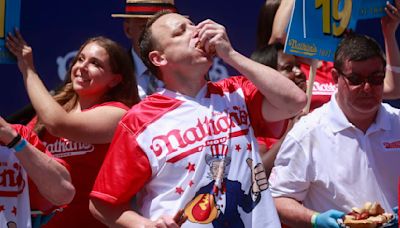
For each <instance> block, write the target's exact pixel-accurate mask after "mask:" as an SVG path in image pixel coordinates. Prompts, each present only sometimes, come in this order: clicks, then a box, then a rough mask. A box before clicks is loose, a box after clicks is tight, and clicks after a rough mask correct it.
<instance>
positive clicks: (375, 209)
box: [343, 202, 393, 228]
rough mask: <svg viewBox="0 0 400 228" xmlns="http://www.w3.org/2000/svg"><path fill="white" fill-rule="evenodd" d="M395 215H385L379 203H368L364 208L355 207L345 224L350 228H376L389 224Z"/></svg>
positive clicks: (347, 216)
mask: <svg viewBox="0 0 400 228" xmlns="http://www.w3.org/2000/svg"><path fill="white" fill-rule="evenodd" d="M392 218H393V214H390V213H385V210H384V209H383V208H382V206H381V205H380V204H379V203H371V202H367V203H365V204H364V207H363V208H357V207H353V208H352V211H351V212H350V213H349V214H347V215H346V216H345V218H344V221H343V222H344V224H345V225H346V226H347V227H349V228H375V227H379V226H381V225H382V224H384V223H387V222H388V221H390V220H391V219H392Z"/></svg>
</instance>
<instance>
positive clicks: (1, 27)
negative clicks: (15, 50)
mask: <svg viewBox="0 0 400 228" xmlns="http://www.w3.org/2000/svg"><path fill="white" fill-rule="evenodd" d="M20 10H21V0H0V64H1V63H15V58H14V56H12V54H11V53H10V52H9V51H8V50H7V48H6V47H5V40H6V37H7V34H8V33H9V32H13V30H14V28H19V23H20Z"/></svg>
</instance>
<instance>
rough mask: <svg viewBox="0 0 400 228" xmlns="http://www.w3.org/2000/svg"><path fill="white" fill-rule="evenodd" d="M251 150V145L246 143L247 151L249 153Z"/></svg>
mask: <svg viewBox="0 0 400 228" xmlns="http://www.w3.org/2000/svg"><path fill="white" fill-rule="evenodd" d="M251 149H252V146H251V144H250V143H247V150H248V151H249V152H250V151H251Z"/></svg>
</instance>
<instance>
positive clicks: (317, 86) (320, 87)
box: [313, 82, 336, 95]
mask: <svg viewBox="0 0 400 228" xmlns="http://www.w3.org/2000/svg"><path fill="white" fill-rule="evenodd" d="M335 90H336V85H335V84H333V83H332V82H329V83H320V82H314V85H313V95H331V94H332V93H334V92H335Z"/></svg>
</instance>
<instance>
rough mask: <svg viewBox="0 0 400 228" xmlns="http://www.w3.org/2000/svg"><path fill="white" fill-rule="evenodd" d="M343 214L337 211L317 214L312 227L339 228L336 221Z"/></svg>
mask: <svg viewBox="0 0 400 228" xmlns="http://www.w3.org/2000/svg"><path fill="white" fill-rule="evenodd" d="M344 215H345V214H344V213H343V212H341V211H338V210H329V211H325V212H324V213H321V214H318V215H317V218H316V219H315V224H313V227H318V228H340V226H339V224H338V223H337V221H336V220H337V219H339V218H342V217H343V216H344Z"/></svg>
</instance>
